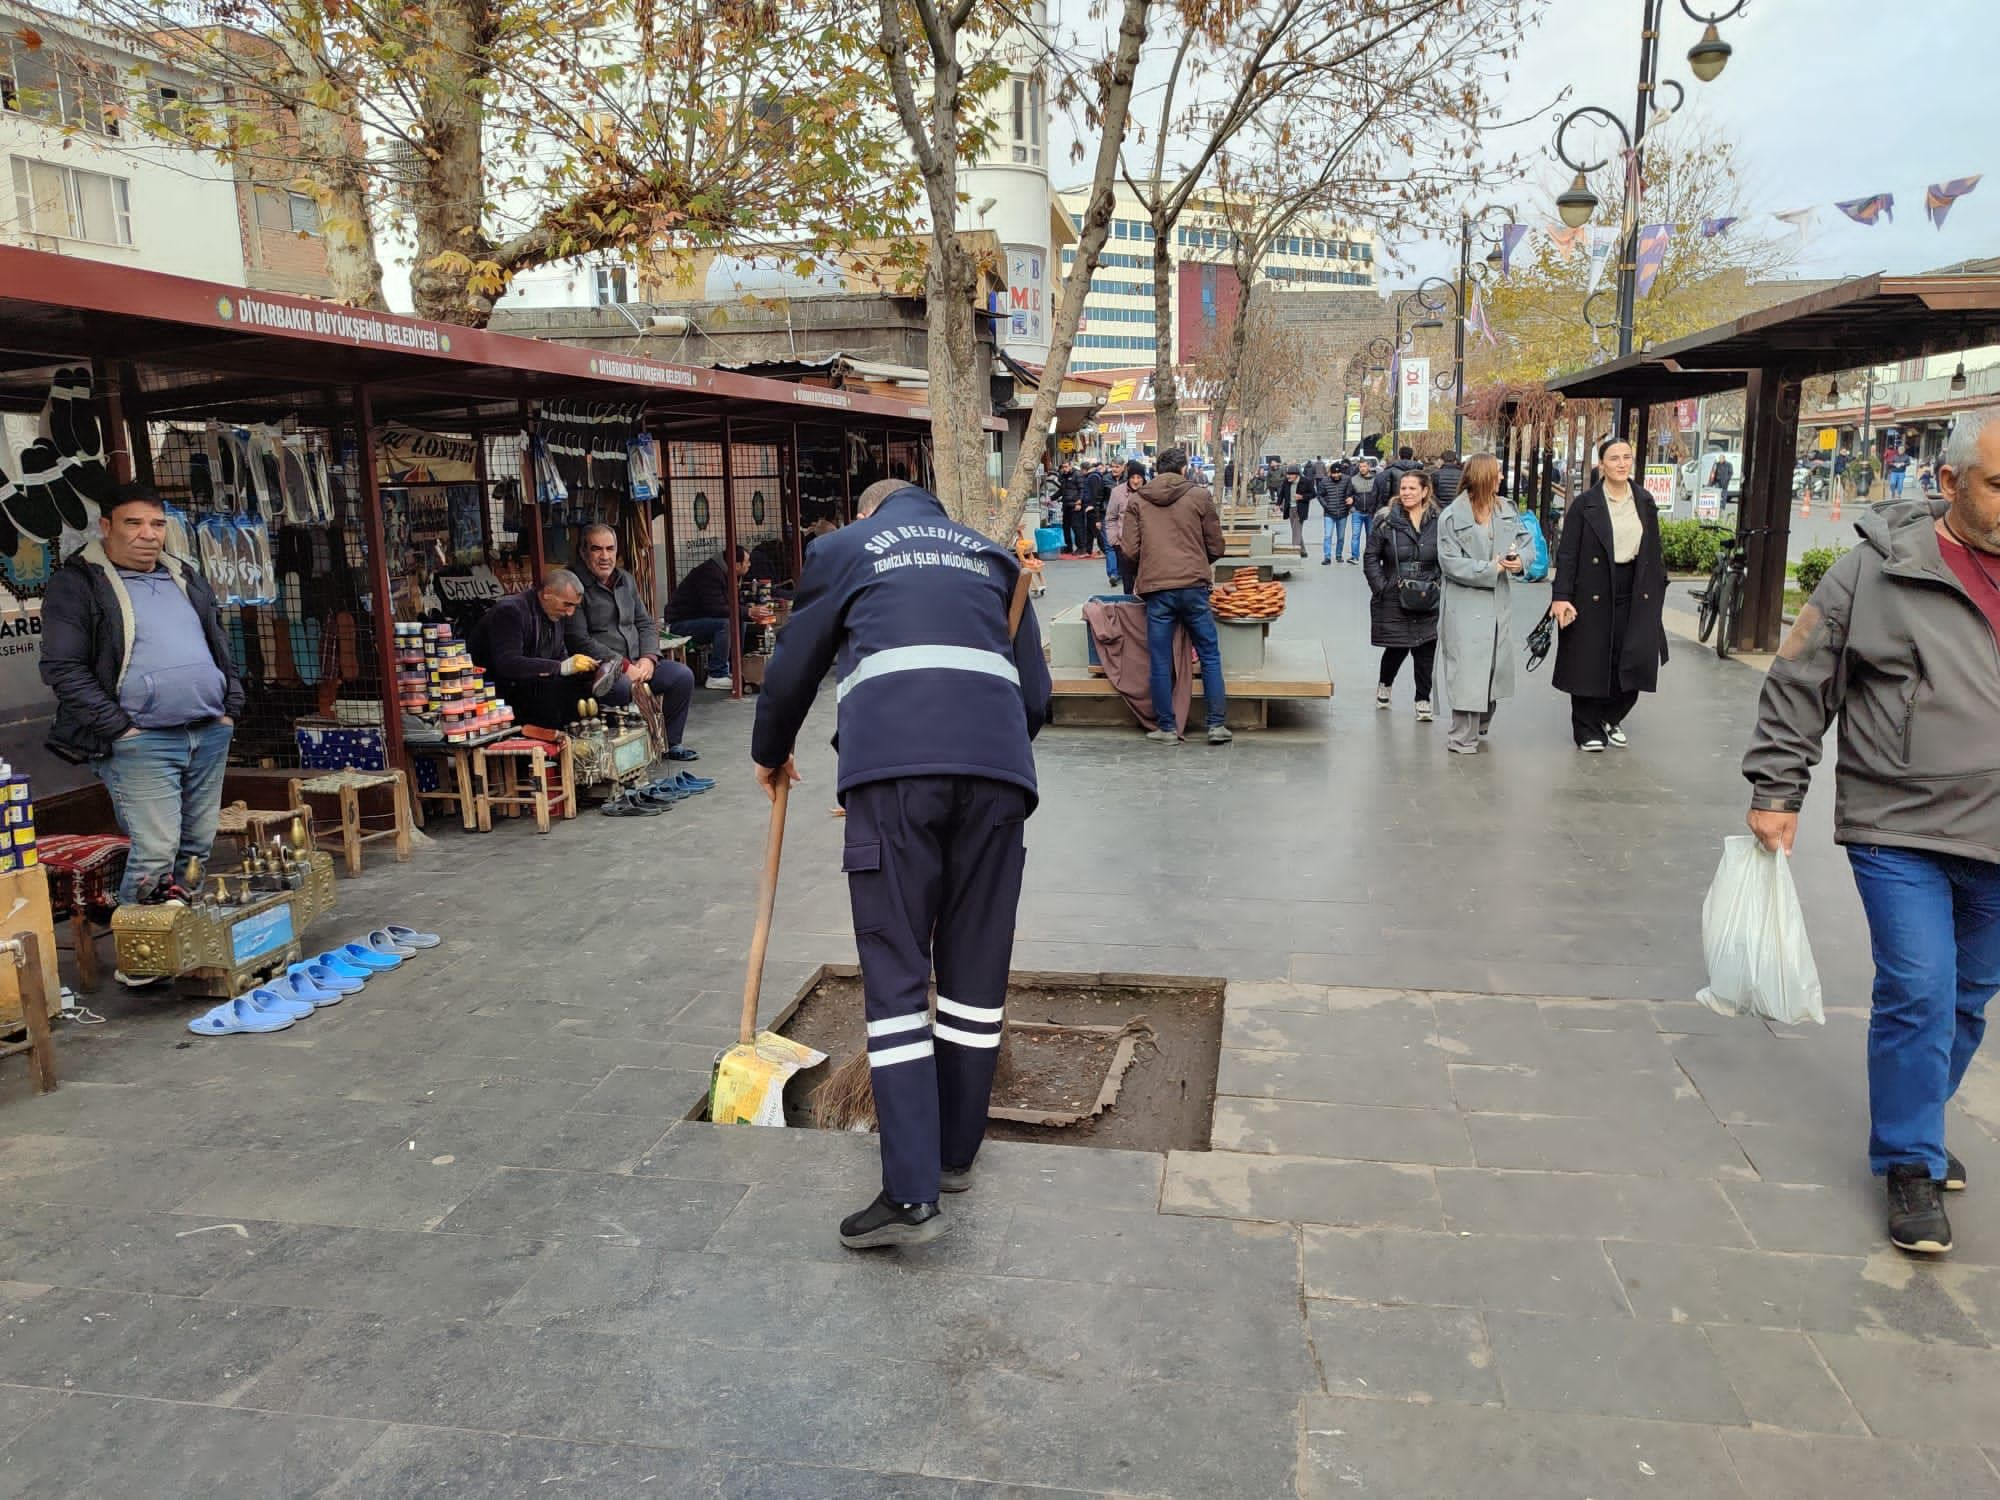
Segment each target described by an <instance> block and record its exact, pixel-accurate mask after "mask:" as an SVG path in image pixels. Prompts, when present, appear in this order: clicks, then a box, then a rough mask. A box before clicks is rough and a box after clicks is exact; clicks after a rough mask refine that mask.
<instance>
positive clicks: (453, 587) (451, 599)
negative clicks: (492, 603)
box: [433, 563, 507, 604]
mask: <svg viewBox="0 0 2000 1500" xmlns="http://www.w3.org/2000/svg"><path fill="white" fill-rule="evenodd" d="M433 581H434V582H435V583H436V584H437V591H438V597H439V598H440V599H442V600H444V601H445V603H447V604H475V603H477V602H478V601H480V600H481V599H498V598H500V597H501V596H502V595H503V594H505V593H506V592H507V591H506V589H504V588H502V587H501V586H500V580H499V579H498V578H497V577H495V576H494V573H493V570H492V569H491V568H489V567H487V566H486V564H485V563H479V564H477V565H475V566H473V567H470V568H467V569H466V570H464V571H463V572H455V573H439V574H437V575H436V576H435V578H434V580H433Z"/></svg>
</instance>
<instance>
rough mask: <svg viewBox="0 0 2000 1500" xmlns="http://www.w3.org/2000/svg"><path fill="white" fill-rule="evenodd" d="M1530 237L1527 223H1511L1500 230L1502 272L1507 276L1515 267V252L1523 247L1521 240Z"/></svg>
mask: <svg viewBox="0 0 2000 1500" xmlns="http://www.w3.org/2000/svg"><path fill="white" fill-rule="evenodd" d="M1527 237H1528V226H1527V225H1526V224H1509V225H1508V226H1507V227H1506V228H1504V229H1502V230H1501V231H1500V274H1501V275H1502V276H1507V275H1509V274H1511V273H1512V272H1513V269H1514V252H1515V251H1516V250H1518V249H1520V248H1521V241H1523V240H1525V239H1526V238H1527Z"/></svg>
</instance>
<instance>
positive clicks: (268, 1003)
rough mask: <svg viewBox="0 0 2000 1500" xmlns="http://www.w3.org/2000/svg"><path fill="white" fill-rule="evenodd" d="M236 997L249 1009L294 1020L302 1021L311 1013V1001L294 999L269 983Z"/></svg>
mask: <svg viewBox="0 0 2000 1500" xmlns="http://www.w3.org/2000/svg"><path fill="white" fill-rule="evenodd" d="M236 998H237V1000H238V1001H240V1002H242V1003H244V1004H246V1005H248V1006H250V1008H251V1009H253V1010H257V1011H261V1012H263V1013H264V1014H265V1015H267V1016H286V1017H289V1018H290V1019H292V1020H294V1021H303V1020H304V1019H305V1018H306V1017H307V1016H309V1015H311V1014H312V1013H313V1003H312V1001H310V1000H294V999H293V998H292V997H291V996H290V995H287V994H285V993H283V992H282V991H279V990H274V989H272V988H271V987H270V986H269V985H259V986H258V987H257V988H256V989H254V990H252V991H251V992H250V993H249V994H247V995H238V996H237V997H236Z"/></svg>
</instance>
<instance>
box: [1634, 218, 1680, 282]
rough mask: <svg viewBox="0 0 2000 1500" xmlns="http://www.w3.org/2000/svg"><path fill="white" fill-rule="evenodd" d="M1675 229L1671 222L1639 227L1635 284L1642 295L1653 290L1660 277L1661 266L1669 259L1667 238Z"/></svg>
mask: <svg viewBox="0 0 2000 1500" xmlns="http://www.w3.org/2000/svg"><path fill="white" fill-rule="evenodd" d="M1673 230H1674V227H1673V225H1671V224H1643V225H1641V226H1640V228H1639V260H1638V279H1637V281H1636V283H1635V286H1636V289H1637V291H1638V294H1639V295H1640V296H1641V297H1643V296H1645V295H1646V294H1647V293H1648V292H1650V291H1652V289H1653V283H1654V282H1655V281H1657V280H1658V279H1659V275H1660V267H1661V266H1663V265H1665V264H1666V260H1667V240H1668V239H1669V237H1671V236H1672V234H1673Z"/></svg>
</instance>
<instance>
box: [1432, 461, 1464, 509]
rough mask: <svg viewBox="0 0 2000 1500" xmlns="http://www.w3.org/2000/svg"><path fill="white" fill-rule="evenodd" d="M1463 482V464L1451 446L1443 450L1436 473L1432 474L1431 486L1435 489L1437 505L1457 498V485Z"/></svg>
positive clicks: (1445, 503)
mask: <svg viewBox="0 0 2000 1500" xmlns="http://www.w3.org/2000/svg"><path fill="white" fill-rule="evenodd" d="M1464 482H1465V466H1464V465H1463V464H1461V463H1460V462H1459V461H1458V453H1457V452H1456V451H1455V450H1454V449H1451V448H1447V449H1445V451H1444V458H1443V459H1442V460H1440V462H1439V463H1438V468H1437V473H1436V474H1435V475H1433V476H1432V479H1431V484H1432V487H1433V488H1434V489H1435V490H1436V491H1437V502H1438V504H1439V505H1449V504H1451V502H1452V501H1453V500H1456V499H1457V498H1458V487H1459V485H1461V484H1463V483H1464Z"/></svg>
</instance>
